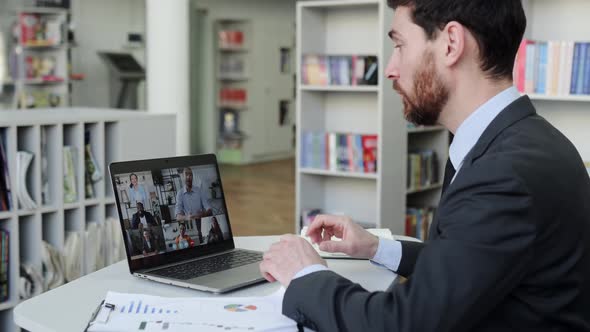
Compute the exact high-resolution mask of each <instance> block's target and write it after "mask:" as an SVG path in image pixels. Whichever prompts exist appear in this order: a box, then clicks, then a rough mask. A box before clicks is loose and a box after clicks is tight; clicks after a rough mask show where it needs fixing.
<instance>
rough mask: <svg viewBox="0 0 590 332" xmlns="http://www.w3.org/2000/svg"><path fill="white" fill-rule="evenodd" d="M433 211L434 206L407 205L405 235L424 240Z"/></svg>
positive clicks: (426, 237)
mask: <svg viewBox="0 0 590 332" xmlns="http://www.w3.org/2000/svg"><path fill="white" fill-rule="evenodd" d="M435 212H436V208H434V207H422V208H417V207H408V209H407V210H406V227H405V228H406V236H412V237H415V238H418V239H420V240H422V241H426V240H427V239H428V232H429V231H430V225H431V224H432V220H433V219H434V213H435Z"/></svg>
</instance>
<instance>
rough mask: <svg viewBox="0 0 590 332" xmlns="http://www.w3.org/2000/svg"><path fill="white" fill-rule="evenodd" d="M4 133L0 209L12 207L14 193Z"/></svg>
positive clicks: (0, 145)
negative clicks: (11, 185)
mask: <svg viewBox="0 0 590 332" xmlns="http://www.w3.org/2000/svg"><path fill="white" fill-rule="evenodd" d="M4 135H5V132H4V131H0V211H8V210H10V209H11V208H12V194H11V187H10V176H9V173H8V158H7V155H6V140H5V136H4Z"/></svg>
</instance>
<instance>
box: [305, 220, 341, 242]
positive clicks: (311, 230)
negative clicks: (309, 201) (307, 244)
mask: <svg viewBox="0 0 590 332" xmlns="http://www.w3.org/2000/svg"><path fill="white" fill-rule="evenodd" d="M335 224H336V220H335V218H334V216H329V215H321V214H320V215H317V216H316V217H315V218H314V220H313V222H312V223H311V224H310V225H309V227H308V228H307V234H306V235H307V236H308V237H309V238H311V240H312V242H313V243H318V242H321V241H322V231H324V230H325V229H328V228H330V227H333V226H334V225H335Z"/></svg>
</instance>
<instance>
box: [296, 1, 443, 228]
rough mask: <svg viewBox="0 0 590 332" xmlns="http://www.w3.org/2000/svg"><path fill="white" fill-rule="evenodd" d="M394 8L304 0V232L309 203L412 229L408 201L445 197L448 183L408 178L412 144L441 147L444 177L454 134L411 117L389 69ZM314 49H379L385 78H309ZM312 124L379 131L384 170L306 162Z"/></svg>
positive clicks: (366, 52) (300, 10)
mask: <svg viewBox="0 0 590 332" xmlns="http://www.w3.org/2000/svg"><path fill="white" fill-rule="evenodd" d="M392 14H393V12H392V10H391V9H390V8H389V7H387V4H386V1H381V0H334V1H300V2H298V3H297V24H296V25H297V47H298V48H297V54H296V57H297V68H298V70H297V73H298V77H297V123H298V128H297V167H296V201H297V202H296V216H295V220H296V222H295V231H296V232H299V230H300V227H301V224H300V220H301V216H302V212H303V211H308V210H313V209H321V210H322V211H323V213H332V214H344V215H347V216H350V217H352V218H353V220H355V221H357V222H360V223H362V224H364V225H367V226H372V227H383V228H389V229H391V230H392V232H394V233H395V234H404V232H405V219H406V217H405V215H406V207H407V206H435V205H436V204H437V203H438V198H439V197H440V189H441V185H440V183H433V184H429V185H427V186H424V187H420V188H411V189H408V188H407V185H406V184H407V179H408V174H407V168H408V164H407V163H408V152H409V151H413V150H416V149H429V150H433V151H435V152H436V154H437V157H438V160H439V164H442V165H443V167H439V170H438V172H439V174H438V176H439V179H442V175H443V171H444V162H446V159H447V157H448V145H449V140H448V132H447V131H446V129H445V128H444V127H440V126H434V127H419V128H408V125H407V122H406V120H405V119H404V118H403V114H402V113H403V112H402V107H403V106H402V102H401V100H400V98H399V96H398V95H397V94H396V93H395V92H394V91H393V90H392V88H391V84H390V82H389V81H388V80H386V76H385V73H384V68H385V64H386V63H387V61H388V59H389V56H390V55H391V52H392V45H391V42H389V40H388V38H387V31H388V30H389V26H390V23H391V18H392ZM310 55H312V56H320V57H322V56H325V57H328V58H332V57H334V58H342V57H347V58H348V57H349V58H353V57H357V58H358V57H368V56H373V57H376V58H377V64H378V70H377V84H373V85H371V84H370V83H358V82H357V85H352V84H345V85H318V84H304V80H303V75H308V74H304V73H303V70H307V69H304V68H303V66H304V63H309V62H308V60H307V59H309V58H307V59H306V60H304V57H308V56H310ZM328 61H331V60H328ZM337 61H341V60H337ZM355 61H358V60H356V59H355V60H351V63H352V62H355ZM356 63H358V62H356ZM326 67H329V64H326ZM330 70H331V69H330ZM352 71H353V70H351V72H352ZM367 72H368V71H365V74H366V73H367ZM307 132H314V133H339V134H352V135H377V137H378V140H377V170H376V172H372V173H368V172H367V173H365V172H363V171H361V172H359V171H356V172H348V171H342V170H333V169H322V168H313V167H309V165H304V164H302V163H303V162H304V160H305V157H306V156H305V155H304V153H305V152H304V149H306V147H305V146H304V144H306V142H305V139H304V137H305V135H306V133H307ZM441 182H442V181H441Z"/></svg>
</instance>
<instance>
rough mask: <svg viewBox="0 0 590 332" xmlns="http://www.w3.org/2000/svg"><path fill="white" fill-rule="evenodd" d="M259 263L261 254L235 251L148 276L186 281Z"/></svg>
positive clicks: (155, 272)
mask: <svg viewBox="0 0 590 332" xmlns="http://www.w3.org/2000/svg"><path fill="white" fill-rule="evenodd" d="M260 261H262V254H261V253H256V252H250V251H242V250H236V251H232V252H229V253H227V254H223V255H218V256H213V257H209V258H206V259H201V260H195V261H191V262H187V263H182V264H178V265H174V266H170V267H166V268H163V269H159V270H155V271H150V274H152V275H157V276H161V277H169V278H174V279H181V280H187V279H192V278H196V277H201V276H204V275H207V274H211V273H215V272H219V271H225V270H229V269H233V268H236V267H239V266H243V265H247V264H252V263H256V262H260Z"/></svg>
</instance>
